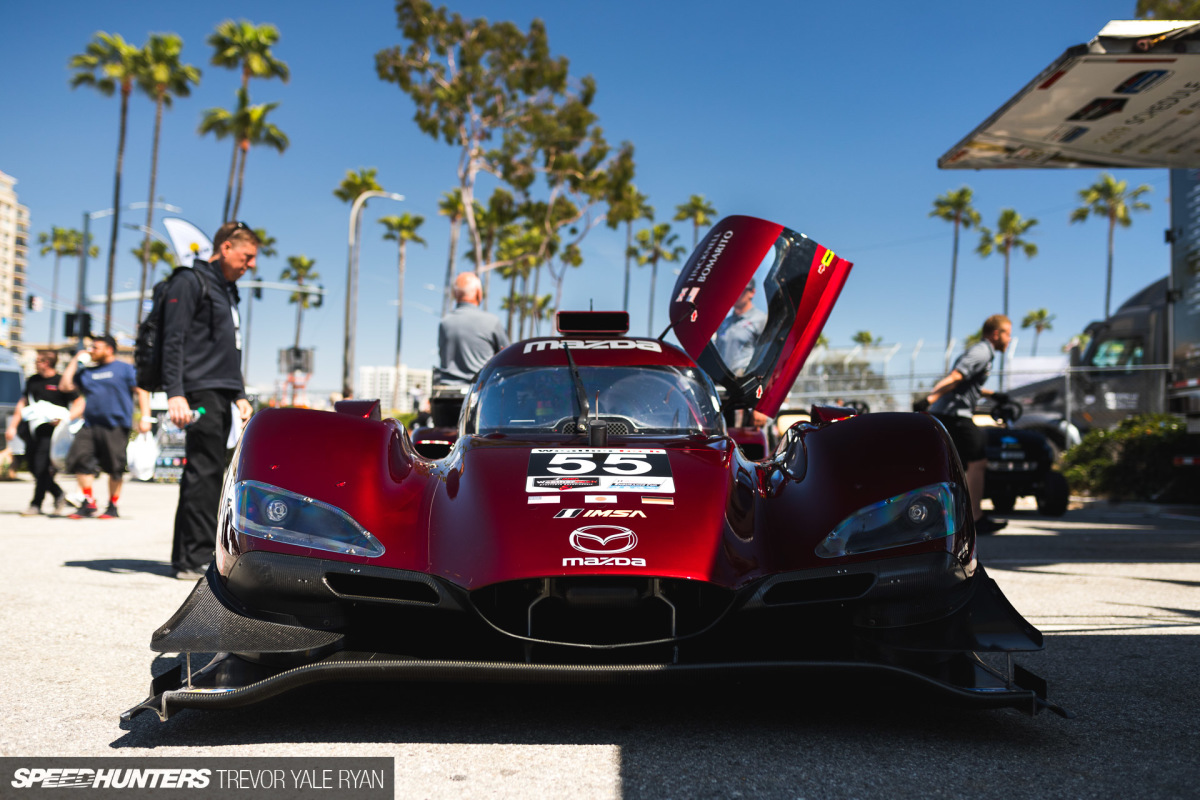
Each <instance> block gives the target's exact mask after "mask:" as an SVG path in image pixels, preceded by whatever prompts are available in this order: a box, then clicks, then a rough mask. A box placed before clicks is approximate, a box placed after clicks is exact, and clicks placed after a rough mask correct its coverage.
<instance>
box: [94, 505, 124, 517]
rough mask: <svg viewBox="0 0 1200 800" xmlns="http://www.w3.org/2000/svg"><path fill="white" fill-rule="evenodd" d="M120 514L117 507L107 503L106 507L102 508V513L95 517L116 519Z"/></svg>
mask: <svg viewBox="0 0 1200 800" xmlns="http://www.w3.org/2000/svg"><path fill="white" fill-rule="evenodd" d="M119 516H121V515H120V514H118V513H117V507H116V506H115V505H113V504H112V503H109V504H108V508H106V509H104V513H103V514H101V515H100V516H98V517H96V519H116V518H117V517H119Z"/></svg>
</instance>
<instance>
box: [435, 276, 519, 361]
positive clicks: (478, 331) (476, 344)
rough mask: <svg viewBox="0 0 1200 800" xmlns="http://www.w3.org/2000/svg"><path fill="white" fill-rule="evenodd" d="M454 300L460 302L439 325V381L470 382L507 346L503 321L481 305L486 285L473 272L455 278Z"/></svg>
mask: <svg viewBox="0 0 1200 800" xmlns="http://www.w3.org/2000/svg"><path fill="white" fill-rule="evenodd" d="M454 299H455V300H456V301H457V302H458V305H457V306H455V308H454V310H453V311H451V312H450V313H449V314H447V315H446V316H444V317H442V324H441V326H440V327H439V328H438V355H439V357H440V359H441V369H440V370H438V371H437V374H436V375H435V380H436V382H438V383H470V382H471V381H472V380H473V379H474V378H475V375H476V374H477V373H478V372H479V370H481V369H483V365H484V364H486V363H487V362H488V360H490V359H491V357H492V356H494V355H496V353H499V352H500V351H501V350H503V349H504V348H505V347H508V336H507V335H506V334H505V333H504V328H503V327H502V326H501V325H500V320H499V319H497V318H496V316H495V315H493V314H489V313H488V312H486V311H484V310H483V309H481V308H480V307H479V302H480V300H482V299H483V286H482V285H481V284H480V283H479V277H478V276H477V275H476V274H475V273H474V272H460V273H459V274H458V275H457V276H456V277H455V279H454Z"/></svg>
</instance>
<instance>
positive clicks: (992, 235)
mask: <svg viewBox="0 0 1200 800" xmlns="http://www.w3.org/2000/svg"><path fill="white" fill-rule="evenodd" d="M1037 224H1038V221H1037V220H1036V219H1024V218H1023V217H1022V216H1021V215H1020V214H1018V213H1017V212H1016V210H1014V209H1011V208H1006V209H1004V210H1003V211H1001V212H1000V219H999V221H998V223H997V225H996V230H995V231H994V232H993V231H992V229H991V228H988V227H986V226H980V228H979V232H980V237H979V246H978V247H977V248H976V249H975V252H977V253H979V255H980V256H982V257H984V258H987V257H988V256H990V255H992V254H993V253H1001V254H1003V256H1004V306H1003V308H1004V310H1003V313H1004V316H1006V317H1007V316H1008V283H1009V262H1010V260H1011V256H1012V251H1013V250H1019V251H1021V252H1023V253H1024V254H1025V257H1026V258H1033V257H1034V256H1036V255H1037V252H1038V248H1037V245H1036V244H1034V243H1033V242H1030V241H1028V240H1026V239H1025V238H1023V237H1024V236H1025V235H1026V234H1027V233H1028V232H1029V229H1030V228H1032V227H1033V226H1034V225H1037Z"/></svg>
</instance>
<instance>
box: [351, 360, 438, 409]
mask: <svg viewBox="0 0 1200 800" xmlns="http://www.w3.org/2000/svg"><path fill="white" fill-rule="evenodd" d="M432 385H433V370H428V369H410V368H409V367H407V366H405V365H404V364H401V365H400V385H399V387H398V388H399V390H398V391H397V386H396V368H395V367H359V368H358V386H356V387H355V390H354V396H355V397H361V398H363V399H375V398H378V399H379V400H380V401H382V402H381V405H382V406H383V408H384V409H385V410H386V409H389V408H392V403H393V400H392V398H393V393H395V394H394V397H395V408H396V410H397V411H399V412H401V413H406V412H408V411H412V410H413V408H412V403H413V396H414V395H420V397H421V398H423V399H428V398H429V389H430V387H431V386H432Z"/></svg>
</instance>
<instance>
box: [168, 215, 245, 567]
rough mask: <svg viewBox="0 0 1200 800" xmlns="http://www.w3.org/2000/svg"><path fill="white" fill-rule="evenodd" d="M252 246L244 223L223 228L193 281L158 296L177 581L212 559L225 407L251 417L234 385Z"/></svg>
mask: <svg viewBox="0 0 1200 800" xmlns="http://www.w3.org/2000/svg"><path fill="white" fill-rule="evenodd" d="M258 245H259V241H258V236H256V235H255V233H254V231H252V230H251V229H250V228H249V227H247V226H246V224H245V223H244V222H226V223H225V224H224V225H222V226H221V227H220V228H219V229H218V230H217V234H216V236H215V237H214V238H213V253H214V257H213V259H212V262H211V263H209V262H206V261H202V260H200V259H196V260H195V262H194V263H193V265H192V270H193V275H192V276H188V275H181V276H180V279H179V280H174V281H171V282H170V283H169V284H168V287H167V294H166V296H165V298H164V303H165V306H164V315H163V343H162V354H163V366H162V374H163V384H164V385H165V386H166V391H167V414H168V415H169V416H170V418H171V422H173V423H175V425H177V426H179V427H181V428H186V429H187V439H186V445H185V447H186V455H187V463H186V464H185V465H184V468H183V478H182V479H181V480H180V483H179V507H178V508H177V509H176V511H175V540H174V543H173V545H172V548H171V564H172V566H174V568H175V570H176V572H175V577H177V578H181V579H185V580H195V579H196V578H199V577H200V576H201V575H202V574H203V571H204V568H205V567H206V565H207V564H208V562H209V560H210V559H211V558H212V553H213V547H214V545H215V543H216V529H217V507H218V505H219V504H220V499H221V474H222V473H223V472H224V470H225V444H226V441H227V440H228V439H229V429H230V427H231V425H232V423H233V406H234V405H235V404H236V406H237V412H238V413H239V414H240V415H241V418H242V420H243V421H245V420H248V419H249V418H250V415H251V414H252V413H253V409H252V408H251V407H250V403H249V401H248V400H247V399H246V387H245V383H244V382H243V380H242V369H241V361H242V356H241V351H242V340H241V332H240V330H239V327H240V322H241V320H240V318H239V317H238V300H239V297H238V291H237V286H236V285H235V284H236V282H237V280H238V279H239V278H241V277H242V276H243V275H245V274H246V271H247V270H250V269H253V268H254V259H255V257H256V256H257V255H258ZM193 276H194V277H193ZM201 281H204V283H203V284H201Z"/></svg>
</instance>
